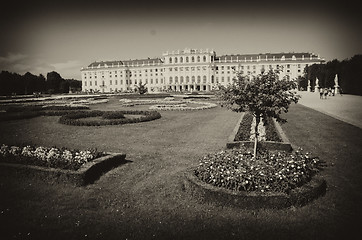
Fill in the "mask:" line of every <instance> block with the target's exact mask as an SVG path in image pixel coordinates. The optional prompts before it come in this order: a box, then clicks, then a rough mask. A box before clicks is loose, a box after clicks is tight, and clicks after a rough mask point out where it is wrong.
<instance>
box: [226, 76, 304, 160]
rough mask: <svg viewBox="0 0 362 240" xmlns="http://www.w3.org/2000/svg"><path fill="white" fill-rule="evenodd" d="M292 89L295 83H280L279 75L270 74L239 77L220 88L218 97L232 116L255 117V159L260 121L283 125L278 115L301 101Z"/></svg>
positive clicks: (282, 119)
mask: <svg viewBox="0 0 362 240" xmlns="http://www.w3.org/2000/svg"><path fill="white" fill-rule="evenodd" d="M295 88H296V84H295V82H293V81H286V80H279V77H278V74H277V73H275V72H274V71H272V70H270V71H269V72H268V73H265V74H260V75H258V76H256V77H255V78H254V79H250V78H248V77H245V76H243V75H238V78H237V79H235V80H234V82H233V84H230V85H228V86H227V87H223V86H220V91H219V97H220V99H221V101H222V102H223V103H224V104H225V105H226V106H228V107H229V108H230V109H231V110H232V111H235V112H245V111H248V112H250V113H251V114H253V116H254V117H255V120H256V126H255V140H254V156H255V157H256V154H257V144H258V135H259V132H258V126H259V124H260V121H261V119H262V118H263V119H264V121H267V119H268V118H269V117H273V118H275V119H276V120H277V121H278V122H281V123H284V122H286V119H284V118H282V117H281V114H282V113H283V112H287V111H288V108H289V105H290V104H291V103H292V102H295V103H297V102H298V100H299V98H300V96H298V95H296V92H295V91H294V89H295Z"/></svg>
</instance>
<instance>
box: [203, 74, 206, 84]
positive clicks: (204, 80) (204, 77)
mask: <svg viewBox="0 0 362 240" xmlns="http://www.w3.org/2000/svg"><path fill="white" fill-rule="evenodd" d="M202 78H203V79H202V81H203V82H204V83H206V76H205V75H204V76H203V77H202Z"/></svg>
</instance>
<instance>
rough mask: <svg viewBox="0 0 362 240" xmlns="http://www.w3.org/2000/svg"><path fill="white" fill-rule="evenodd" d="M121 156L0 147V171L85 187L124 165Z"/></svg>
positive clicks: (63, 150)
mask: <svg viewBox="0 0 362 240" xmlns="http://www.w3.org/2000/svg"><path fill="white" fill-rule="evenodd" d="M125 157H126V155H125V154H121V153H99V152H92V151H71V150H67V149H57V148H45V147H36V148H35V147H30V146H26V147H23V148H20V147H17V146H7V145H4V144H3V145H2V146H1V150H0V167H4V168H8V169H9V170H15V171H16V172H20V173H21V174H30V175H32V176H34V177H37V178H39V179H41V180H43V181H53V182H65V183H72V184H75V185H86V184H89V183H92V182H94V181H95V180H96V179H98V178H99V177H100V176H101V175H102V174H103V173H105V172H107V171H109V170H110V169H112V168H114V167H117V166H119V165H121V164H123V163H125V162H126V160H125Z"/></svg>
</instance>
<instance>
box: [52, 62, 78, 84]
mask: <svg viewBox="0 0 362 240" xmlns="http://www.w3.org/2000/svg"><path fill="white" fill-rule="evenodd" d="M83 65H84V64H83V63H81V62H80V61H78V60H68V61H66V62H59V63H52V64H50V66H52V67H53V68H54V71H56V72H58V73H59V74H60V75H61V76H62V77H63V78H75V79H77V78H78V79H79V78H80V69H81V67H83Z"/></svg>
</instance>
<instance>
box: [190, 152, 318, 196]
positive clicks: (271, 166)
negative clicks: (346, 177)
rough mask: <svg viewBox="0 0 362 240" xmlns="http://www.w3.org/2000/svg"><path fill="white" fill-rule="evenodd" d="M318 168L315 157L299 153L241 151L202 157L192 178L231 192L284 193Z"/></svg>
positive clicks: (300, 184) (307, 178) (308, 179)
mask: <svg viewBox="0 0 362 240" xmlns="http://www.w3.org/2000/svg"><path fill="white" fill-rule="evenodd" d="M321 167H322V163H321V161H320V160H319V158H318V157H313V156H311V154H310V153H303V152H302V150H301V149H300V150H298V151H295V152H293V153H288V152H276V151H265V150H263V151H259V154H258V155H257V157H256V158H255V157H253V154H252V153H251V152H250V151H248V150H246V149H245V148H242V149H233V150H226V151H221V152H218V153H215V154H209V155H207V156H205V157H203V158H202V159H201V161H200V165H199V166H198V167H197V168H196V169H195V175H196V176H197V177H198V178H199V179H200V180H201V181H204V182H206V183H209V184H212V185H214V186H217V187H223V188H227V189H230V190H234V191H257V192H268V191H271V192H284V193H288V192H290V190H292V189H294V188H296V187H299V186H302V185H303V184H305V183H306V182H308V181H310V179H311V178H312V177H313V176H314V175H315V174H316V173H317V172H319V170H320V169H321Z"/></svg>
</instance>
